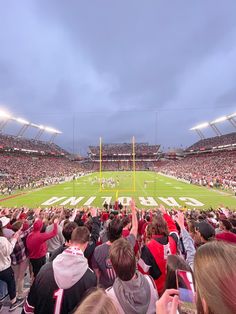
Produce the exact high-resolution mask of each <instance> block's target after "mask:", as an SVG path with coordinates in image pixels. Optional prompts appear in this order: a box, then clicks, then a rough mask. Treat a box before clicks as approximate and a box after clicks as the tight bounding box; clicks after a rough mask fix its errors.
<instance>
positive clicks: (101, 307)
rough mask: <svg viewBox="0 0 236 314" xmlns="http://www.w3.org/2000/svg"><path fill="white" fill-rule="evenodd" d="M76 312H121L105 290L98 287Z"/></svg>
mask: <svg viewBox="0 0 236 314" xmlns="http://www.w3.org/2000/svg"><path fill="white" fill-rule="evenodd" d="M75 314H119V312H118V311H117V309H116V307H115V305H114V303H113V302H112V300H111V299H110V298H109V297H108V295H107V294H106V293H105V291H104V290H103V289H97V290H96V291H94V292H92V293H91V294H89V295H88V296H87V297H86V298H85V299H84V301H83V302H82V303H81V304H80V306H79V307H78V308H77V310H76V312H75Z"/></svg>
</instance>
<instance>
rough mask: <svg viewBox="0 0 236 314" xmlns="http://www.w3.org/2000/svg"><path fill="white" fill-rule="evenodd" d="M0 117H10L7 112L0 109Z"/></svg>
mask: <svg viewBox="0 0 236 314" xmlns="http://www.w3.org/2000/svg"><path fill="white" fill-rule="evenodd" d="M0 118H4V119H10V118H11V116H10V115H9V114H8V113H7V112H5V111H2V110H0Z"/></svg>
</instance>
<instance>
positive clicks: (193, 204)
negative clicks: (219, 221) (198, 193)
mask: <svg viewBox="0 0 236 314" xmlns="http://www.w3.org/2000/svg"><path fill="white" fill-rule="evenodd" d="M179 199H180V200H181V201H183V202H185V204H186V205H190V206H196V207H200V206H204V204H203V203H201V202H199V201H198V200H196V199H195V198H192V197H180V198H179ZM187 200H189V201H190V202H186V201H187Z"/></svg>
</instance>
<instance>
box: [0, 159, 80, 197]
mask: <svg viewBox="0 0 236 314" xmlns="http://www.w3.org/2000/svg"><path fill="white" fill-rule="evenodd" d="M80 170H81V167H80V165H79V164H78V163H77V162H72V161H70V160H68V159H67V158H64V157H46V156H45V157H42V156H40V157H39V156H37V157H32V156H27V155H15V154H0V194H11V193H12V191H14V190H17V189H19V190H22V189H25V188H35V187H41V186H45V185H49V184H52V183H57V182H60V181H62V180H64V179H65V178H66V177H68V176H72V175H74V174H75V173H78V171H80Z"/></svg>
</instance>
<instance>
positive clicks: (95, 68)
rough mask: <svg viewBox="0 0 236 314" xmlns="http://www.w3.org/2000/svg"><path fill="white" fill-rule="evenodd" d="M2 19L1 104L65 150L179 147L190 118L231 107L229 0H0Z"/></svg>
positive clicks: (235, 4)
mask: <svg viewBox="0 0 236 314" xmlns="http://www.w3.org/2000/svg"><path fill="white" fill-rule="evenodd" d="M0 21H1V27H0V108H1V109H5V110H8V111H9V112H10V113H11V114H13V115H15V116H17V117H22V118H25V119H27V120H29V121H31V122H34V123H38V124H44V125H47V126H51V127H54V128H57V129H59V130H61V131H62V132H63V134H62V135H60V136H59V137H58V138H57V140H56V142H57V143H58V144H60V145H62V146H63V147H65V148H66V149H68V150H71V151H74V152H80V153H84V151H85V150H86V147H87V145H89V144H96V143H98V138H99V136H102V137H103V139H104V141H105V142H129V141H130V139H131V137H132V135H135V136H136V140H137V141H139V142H143V141H145V142H146V141H147V142H150V143H152V144H157V143H160V144H161V145H162V146H164V147H165V148H167V147H178V146H180V145H183V147H185V146H187V145H189V144H192V143H193V142H194V141H196V140H197V139H198V137H197V136H196V134H195V133H194V132H191V131H189V128H190V127H192V126H194V125H196V124H199V123H201V122H205V121H208V120H213V119H215V118H218V117H219V116H222V115H225V114H231V113H233V112H235V111H236V1H235V0H232V1H229V0H224V1H221V0H219V1H217V0H212V1H210V0H209V1H208V0H202V1H201V0H198V1H194V0H192V1H190V0H182V1H170V2H169V1H166V0H163V1H157V0H147V1H137V0H135V1H129V0H119V1H118V0H117V1H115V0H114V1H111V0H95V1H89V0H84V1H79V0H70V1H68V0H50V1H48V0H35V1H31V0H29V1H27V0H21V1H18V0H15V1H4V0H0ZM219 128H220V129H221V130H222V132H230V131H233V128H232V126H230V124H229V123H228V124H227V123H224V124H221V125H219ZM17 130H19V125H16V124H14V123H13V122H11V123H9V125H8V126H7V128H6V129H5V131H6V132H8V133H11V132H17ZM35 131H36V130H29V131H28V132H27V133H26V134H25V135H26V136H28V137H29V136H34V135H35ZM205 134H206V135H207V136H212V135H213V133H212V132H211V131H210V130H209V131H205ZM48 136H49V135H45V136H44V139H48Z"/></svg>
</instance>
